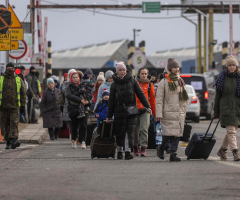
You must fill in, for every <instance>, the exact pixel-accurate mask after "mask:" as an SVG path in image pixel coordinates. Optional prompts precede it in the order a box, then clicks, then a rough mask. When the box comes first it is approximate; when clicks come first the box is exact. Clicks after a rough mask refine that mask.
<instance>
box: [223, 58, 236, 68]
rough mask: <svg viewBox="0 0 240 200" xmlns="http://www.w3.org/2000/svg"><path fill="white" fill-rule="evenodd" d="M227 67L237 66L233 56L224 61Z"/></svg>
mask: <svg viewBox="0 0 240 200" xmlns="http://www.w3.org/2000/svg"><path fill="white" fill-rule="evenodd" d="M229 65H234V66H238V62H237V60H236V58H235V57H234V56H228V57H227V60H226V67H228V66H229Z"/></svg>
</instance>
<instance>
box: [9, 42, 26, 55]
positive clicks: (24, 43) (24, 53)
mask: <svg viewBox="0 0 240 200" xmlns="http://www.w3.org/2000/svg"><path fill="white" fill-rule="evenodd" d="M19 42H22V43H23V45H24V47H22V48H24V52H23V53H22V54H21V55H18V56H13V55H11V51H10V52H9V57H10V58H12V59H21V58H23V57H24V56H25V55H26V53H27V44H26V42H25V41H24V40H19ZM18 50H19V49H18ZM18 50H13V52H17V51H18Z"/></svg>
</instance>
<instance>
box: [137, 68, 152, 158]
mask: <svg viewBox="0 0 240 200" xmlns="http://www.w3.org/2000/svg"><path fill="white" fill-rule="evenodd" d="M148 73H149V71H148V69H147V68H145V67H143V68H140V69H139V72H138V75H137V81H138V83H139V85H140V87H141V88H142V90H143V93H144V94H145V96H146V98H147V100H148V102H149V104H150V106H151V109H152V115H153V117H156V105H155V104H156V95H155V89H154V86H153V84H152V83H151V76H150V75H149V74H148ZM136 102H137V107H138V111H139V116H138V123H137V126H136V129H135V137H134V147H133V153H134V155H135V156H139V149H138V143H139V135H140V146H141V149H140V154H141V156H143V157H146V148H147V146H148V128H149V126H150V115H151V113H149V112H148V111H147V109H146V108H145V107H144V106H143V105H142V103H141V102H140V100H139V99H138V98H137V96H136Z"/></svg>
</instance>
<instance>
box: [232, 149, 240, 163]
mask: <svg viewBox="0 0 240 200" xmlns="http://www.w3.org/2000/svg"><path fill="white" fill-rule="evenodd" d="M232 153H233V160H234V161H239V160H240V156H239V154H238V149H233V150H232Z"/></svg>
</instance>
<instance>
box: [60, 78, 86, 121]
mask: <svg viewBox="0 0 240 200" xmlns="http://www.w3.org/2000/svg"><path fill="white" fill-rule="evenodd" d="M81 86H82V85H81V84H79V85H78V86H76V85H74V84H73V83H71V82H69V84H68V86H67V87H66V90H65V94H66V97H67V99H68V115H69V117H70V118H73V117H77V116H78V115H79V109H78V107H79V105H80V103H81V100H82V99H83V94H82V92H81V91H80V88H81ZM87 106H89V105H85V107H87Z"/></svg>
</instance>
